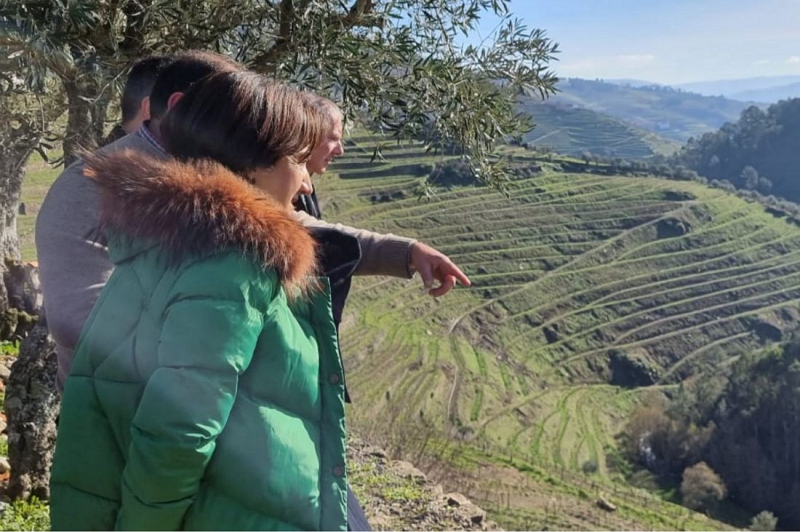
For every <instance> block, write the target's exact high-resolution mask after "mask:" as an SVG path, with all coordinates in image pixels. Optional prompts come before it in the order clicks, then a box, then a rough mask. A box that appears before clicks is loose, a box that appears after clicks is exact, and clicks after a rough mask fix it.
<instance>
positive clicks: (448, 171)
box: [430, 159, 475, 188]
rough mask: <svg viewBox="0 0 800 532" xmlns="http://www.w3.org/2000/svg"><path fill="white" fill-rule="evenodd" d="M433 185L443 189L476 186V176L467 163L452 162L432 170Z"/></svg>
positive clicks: (441, 164)
mask: <svg viewBox="0 0 800 532" xmlns="http://www.w3.org/2000/svg"><path fill="white" fill-rule="evenodd" d="M430 181H431V183H433V184H435V185H438V186H441V187H448V188H449V187H454V186H468V185H472V184H475V176H474V175H473V173H472V169H471V168H470V167H469V165H468V164H467V163H465V162H464V161H461V160H458V159H456V160H452V161H447V162H445V163H440V164H437V165H436V166H434V167H433V168H432V169H430Z"/></svg>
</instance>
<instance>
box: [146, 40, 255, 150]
mask: <svg viewBox="0 0 800 532" xmlns="http://www.w3.org/2000/svg"><path fill="white" fill-rule="evenodd" d="M241 70H244V67H243V66H242V65H240V64H239V63H237V62H236V61H234V60H233V59H230V58H228V57H225V56H224V55H219V54H215V53H213V52H201V51H190V52H183V53H180V54H177V55H175V56H174V57H173V60H172V62H171V63H170V64H169V65H168V66H167V67H166V68H164V69H163V70H162V71H161V73H160V74H159V75H158V77H157V78H156V80H155V83H154V84H153V90H152V92H151V93H150V117H151V118H152V119H153V120H154V121H156V122H160V120H161V119H162V118H164V115H165V114H166V113H167V110H169V108H170V107H171V106H172V105H174V104H175V103H176V102H177V101H178V99H180V97H181V95H182V94H183V93H184V92H186V90H187V89H188V88H189V87H191V86H192V84H194V83H197V82H198V81H200V80H201V79H203V78H205V77H207V76H210V75H212V74H216V73H219V72H236V71H241ZM155 133H156V134H158V133H159V131H155Z"/></svg>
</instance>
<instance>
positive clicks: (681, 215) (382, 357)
mask: <svg viewBox="0 0 800 532" xmlns="http://www.w3.org/2000/svg"><path fill="white" fill-rule="evenodd" d="M369 141H370V139H368V138H365V137H356V138H355V139H354V142H353V143H352V145H350V146H349V147H348V154H347V157H346V159H345V160H344V161H342V163H341V164H339V166H338V171H339V172H340V174H339V177H330V178H322V179H321V180H319V182H318V187H319V190H320V195H321V197H322V198H323V200H324V204H323V210H324V211H325V212H326V215H327V216H328V217H329V218H334V219H337V220H341V221H345V222H350V223H353V224H356V225H358V226H362V227H370V228H373V229H376V230H379V231H384V232H396V233H400V234H404V235H411V236H416V237H419V238H421V239H423V240H425V241H426V242H429V243H431V244H432V245H434V246H436V247H437V248H439V249H440V250H442V251H444V252H446V253H448V254H449V255H450V256H451V257H452V258H453V259H454V260H456V261H457V262H458V263H459V264H460V265H462V266H463V267H464V268H465V270H466V271H467V272H468V274H469V275H470V277H471V279H472V280H473V283H474V284H473V286H472V288H469V289H464V288H460V289H458V290H456V291H454V292H453V293H451V294H450V295H448V296H447V297H445V298H443V299H441V300H433V299H431V298H429V297H428V296H426V295H425V294H423V293H422V292H421V291H420V285H419V283H418V282H417V281H413V282H409V281H403V280H390V279H360V280H359V281H358V282H357V283H356V284H355V286H354V290H353V294H352V297H351V302H350V304H349V305H350V312H349V314H348V315H347V317H346V321H345V328H344V330H345V332H344V337H343V340H342V347H343V350H344V353H345V356H346V359H347V362H348V382H349V385H350V387H351V390H352V392H353V396H354V401H355V405H356V406H355V407H354V408H353V409H352V411H351V419H353V422H354V424H355V425H356V426H357V427H359V428H361V429H366V430H369V431H372V432H373V433H375V434H376V435H379V436H382V437H384V438H386V439H392V438H393V439H395V440H398V441H407V442H411V441H412V440H414V439H415V438H416V439H420V438H421V439H424V440H425V441H427V439H428V438H433V439H434V440H435V439H436V438H437V437H438V435H440V434H442V433H445V434H447V435H448V436H449V437H450V438H451V441H453V440H455V441H458V442H460V443H459V445H462V446H463V447H462V451H461V454H460V456H461V458H459V459H457V460H455V461H456V462H458V460H465V459H464V458H463V457H464V456H480V457H481V458H480V459H477V458H476V460H475V461H472V462H470V464H471V465H469V466H468V467H467V466H465V467H466V469H470V468H471V470H474V469H475V468H476V467H478V465H477V464H482V465H481V466H480V467H484V466H485V464H486V461H487V460H488V461H489V462H491V463H494V464H499V463H500V462H499V461H502V460H505V461H506V462H503V463H507V462H508V461H509V460H510V461H511V462H512V463H514V464H516V465H517V466H519V465H520V464H523V466H524V468H526V470H528V471H534V470H535V471H538V472H539V473H538V474H539V475H540V476H541V477H542V478H544V477H547V476H548V475H550V476H551V477H552V474H553V472H554V471H558V472H560V475H561V478H562V480H563V478H564V475H565V474H566V475H568V478H571V479H572V480H570V481H569V482H568V484H569V485H570V486H573V487H574V486H576V482H577V483H579V482H580V480H579V479H585V481H586V482H589V481H591V486H594V487H597V486H606V489H611V487H613V489H614V490H617V489H618V487H619V486H620V481H621V478H622V475H621V469H620V465H619V461H618V460H617V451H616V448H617V441H616V439H615V437H616V435H617V434H618V433H619V431H620V430H621V428H622V424H623V422H624V417H625V415H626V413H627V412H628V411H629V410H630V409H631V408H632V406H633V405H635V404H637V402H638V401H639V400H640V399H641V397H642V396H644V395H647V394H650V393H658V392H660V391H662V390H665V389H669V388H670V387H675V386H677V385H678V383H680V382H681V381H682V380H685V379H689V378H693V377H695V376H697V375H699V374H701V373H702V371H704V370H705V369H708V368H713V367H716V366H717V365H719V364H727V363H730V362H731V361H732V360H734V357H735V356H736V354H737V353H738V352H740V351H741V350H742V349H745V348H750V347H754V346H758V345H762V344H763V343H765V342H768V341H770V340H776V339H778V338H780V337H781V336H782V335H783V334H785V333H786V332H787V331H788V330H790V329H792V328H793V327H794V326H795V324H796V322H797V320H798V318H799V317H800V300H799V299H798V297H799V296H800V228H798V227H796V226H795V225H793V224H792V223H790V222H788V221H786V220H784V219H779V218H776V217H774V216H772V215H770V214H768V213H766V212H765V211H764V209H763V208H762V207H761V206H760V205H758V204H751V203H747V202H745V201H743V200H741V199H739V198H737V197H735V196H732V195H730V194H727V193H725V192H723V191H720V190H716V189H711V188H707V187H704V186H702V185H699V184H696V183H690V182H674V181H666V180H659V179H655V178H631V177H614V176H611V177H609V176H601V175H593V174H588V173H581V174H567V173H563V172H561V171H559V170H558V169H557V168H556V167H554V166H548V165H547V164H546V163H539V164H543V165H544V166H543V168H542V171H541V172H540V173H539V174H537V175H535V176H534V177H532V178H526V179H520V180H518V181H516V182H515V183H514V184H513V185H512V187H511V191H510V195H509V196H508V197H505V196H503V195H502V194H500V193H498V192H494V191H492V190H489V189H486V188H480V187H467V188H455V189H452V190H449V191H442V192H441V193H440V194H439V195H438V197H437V198H435V199H434V200H433V201H420V200H419V199H418V198H417V195H416V193H415V186H416V183H417V179H418V178H416V177H415V173H416V168H415V166H414V164H413V163H416V162H417V159H415V157H414V153H416V154H417V156H419V157H420V160H425V159H424V158H423V157H422V155H423V154H422V152H421V149H420V148H419V147H417V146H392V147H389V148H387V149H385V150H384V157H385V162H381V163H375V164H370V163H369V159H370V156H371V154H372V150H371V148H370V147H369V146H371V144H370V143H369ZM522 157H523V156H521V155H519V154H517V157H516V160H520V159H521V158H522ZM464 449H466V450H464ZM470 453H476V454H474V455H470ZM501 459H502V460H501ZM595 466H596V472H593V473H591V474H590V475H589V476H586V475H585V474H584V473H583V472H584V471H590V472H591V471H592V470H593V469H594V468H595ZM495 473H496V472H495ZM495 473H482V477H481V478H484V479H485V478H493V479H495V476H493V475H495ZM496 474H497V475H498V477H497V478H496V480H497V482H498V483H500V485H503V486H505V488H503V489H505V490H507V493H508V495H507V498H506V499H505V501H506V503H497V500H495V499H493V497H495V496H496V492H494V491H491V490H488V491H486V492H482V491H481V490H482V489H483V490H486V489H487V488H486V487H485V486H486V484H482V483H481V482H477V483H476V484H475V491H474V492H472V493H469V495H470V496H472V497H473V498H476V499H478V500H479V502H480V503H481V504H482V505H484V507H489V508H492V507H493V505H495V507H497V508H498V509H502V513H503V515H502V516H500V517H497V518H498V519H500V521H501V524H502V522H503V519H504V517H503V516H505V518H507V520H506V521H505V523H506V524H507V526H525V527H526V526H528V525H531V523H539V524H541V523H542V522H543V521H541V520H539V521H537V519H539V518H541V512H542V504H544V503H542V501H541V500H539V503H536V502H530V501H529V502H528V503H526V502H524V500H528V499H526V497H530V496H531V493H532V492H531V491H530V490H531V489H533V488H525V489H523V488H522V487H521V485H520V484H519V483H517V482H510V483H509V482H508V478H507V475H505V474H501V473H496ZM569 475H572V476H571V477H569ZM551 477H548V478H551ZM576 479H577V480H576ZM548 483H550V484H548ZM545 484H547V485H553V484H552V483H551V482H550V481H545V482H544V484H541V485H538V486H539V487H538V488H536V490H540V489H542V488H541V486H542V485H545ZM580 489H586V486H583V488H580ZM598 489H599V488H598ZM536 490H534V491H533V493H539V492H538V491H536ZM544 493H546V491H545V492H544ZM580 498H581V497H578V499H580ZM501 500H502V499H501ZM511 500H515V501H518V502H519V501H523V502H519V505H520V506H514V504H516V503H514V504H511V503H510V502H508V501H511ZM498 504H500V505H499V506H498ZM537 505H538V506H537ZM628 506H629V507H630V508H631V510H630V512H631V513H629V514H624V513H621V514H618V515H620V516H625V515H627V518H630V519H633V520H632V521H630V520H629V521H628V523H629V526H633V527H635V528H636V527H641V526H648V527H649V526H652V527H656V528H659V527H660V528H663V527H666V528H670V527H676V526H701V527H706V528H707V527H710V526H712V525H710V524H709V523H708V522H704V524H702V525H700V524H696V525H686V524H685V523H684V522H683V521H679V520H677V519H678V517H668V516H669V515H671V514H670V513H669V512H671V511H673V510H669V509H663V510H658V511H661V512H662V514H660V515H662V517H661V518H658V519H656V518H652V519H649V518H648V519H645V520H641V519H644V518H641V519H640V517H641V516H640V517H636V518H634V513H633V512H634V510H633V509H635V508H636V507H637V506H636V504H633V503H631V504H629V505H628ZM670 508H671V506H670ZM656 509H657V508H656ZM512 510H513V511H512ZM639 510H641V508H639ZM652 511H656V510H652ZM537 512H538V513H537ZM511 516H513V518H512V517H511ZM537 516H539V517H537ZM664 516H667V517H664ZM576 519H577V518H576ZM636 519H639V520H636ZM631 523H632V524H631ZM562 525H563V526H567V525H568V523H561V524H560V525H558V526H562ZM552 526H556V525H552ZM582 526H583V527H587V526H588V527H590V528H591V527H594V526H600V527H606V526H607V527H609V528H614V527H615V526H620V525H619V523H617V524H616V525H613V524H607V525H605V524H603V521H591V520H589V521H587V520H584V521H580V520H577V521H572V522H571V524H569V527H577V528H580V527H582Z"/></svg>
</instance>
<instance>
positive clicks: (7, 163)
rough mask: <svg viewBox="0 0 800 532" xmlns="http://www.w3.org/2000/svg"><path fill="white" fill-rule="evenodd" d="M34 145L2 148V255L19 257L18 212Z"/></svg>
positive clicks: (0, 230) (0, 251)
mask: <svg viewBox="0 0 800 532" xmlns="http://www.w3.org/2000/svg"><path fill="white" fill-rule="evenodd" d="M32 152H33V147H32V144H31V143H27V142H26V143H25V145H16V146H11V147H9V148H8V149H2V150H0V257H1V258H3V259H17V260H18V259H19V258H20V252H19V237H18V235H17V212H18V211H19V199H20V196H21V195H22V181H23V179H24V178H25V168H26V166H27V163H28V159H30V156H31V153H32Z"/></svg>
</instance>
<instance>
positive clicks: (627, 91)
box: [551, 79, 750, 142]
mask: <svg viewBox="0 0 800 532" xmlns="http://www.w3.org/2000/svg"><path fill="white" fill-rule="evenodd" d="M559 89H560V91H561V92H559V93H558V94H557V95H555V96H554V97H552V98H551V100H552V102H554V103H561V104H571V105H575V106H578V107H583V108H586V109H591V110H592V111H596V112H599V113H604V114H607V115H610V116H613V117H616V118H618V119H621V120H624V121H625V122H628V123H631V124H634V125H636V126H638V127H641V128H643V129H647V130H649V131H652V132H655V133H658V134H659V135H661V136H663V137H667V138H670V139H672V140H675V141H678V142H685V141H686V140H688V138H689V137H691V136H698V135H701V134H703V133H706V132H709V131H715V130H716V129H718V128H719V127H720V126H721V125H722V124H723V123H725V122H732V121H736V120H737V119H738V118H739V114H740V113H741V111H742V110H743V109H745V108H747V107H748V106H749V105H750V104H749V103H745V102H739V101H734V100H728V99H726V98H721V97H711V96H701V95H699V94H694V93H689V92H675V91H672V92H668V91H654V90H649V89H645V88H633V87H625V86H620V85H614V84H611V83H604V82H600V81H590V80H583V79H566V80H563V81H562V82H561V83H559Z"/></svg>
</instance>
